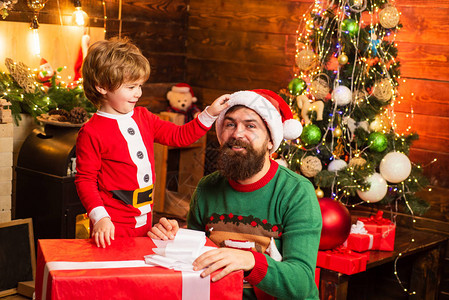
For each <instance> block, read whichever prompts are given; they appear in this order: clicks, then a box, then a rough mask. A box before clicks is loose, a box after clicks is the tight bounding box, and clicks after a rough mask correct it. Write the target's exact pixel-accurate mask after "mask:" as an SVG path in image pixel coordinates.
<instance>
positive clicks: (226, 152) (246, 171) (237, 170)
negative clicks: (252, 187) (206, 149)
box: [217, 138, 268, 181]
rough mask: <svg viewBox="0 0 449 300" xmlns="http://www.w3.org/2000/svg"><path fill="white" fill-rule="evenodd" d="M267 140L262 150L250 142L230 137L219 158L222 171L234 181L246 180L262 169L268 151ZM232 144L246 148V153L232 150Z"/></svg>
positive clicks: (218, 162)
mask: <svg viewBox="0 0 449 300" xmlns="http://www.w3.org/2000/svg"><path fill="white" fill-rule="evenodd" d="M267 143H268V142H265V143H264V145H263V147H262V148H261V150H260V152H259V151H257V150H255V149H254V148H253V147H252V146H251V145H250V144H249V143H246V142H244V141H241V140H236V139H234V138H231V139H229V140H228V141H227V142H226V143H224V144H223V145H221V147H220V152H219V155H218V160H217V167H218V170H219V171H220V173H221V174H222V175H223V176H225V177H226V178H229V179H232V180H234V181H238V180H245V179H248V178H250V177H252V176H253V175H255V174H257V173H258V172H259V171H260V170H262V168H263V165H264V162H265V156H266V154H267V152H266V149H267V147H266V145H267ZM232 146H239V147H243V148H245V150H246V151H242V152H245V153H241V152H239V151H234V150H232Z"/></svg>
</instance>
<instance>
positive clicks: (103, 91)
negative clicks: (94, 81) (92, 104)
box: [95, 85, 108, 95]
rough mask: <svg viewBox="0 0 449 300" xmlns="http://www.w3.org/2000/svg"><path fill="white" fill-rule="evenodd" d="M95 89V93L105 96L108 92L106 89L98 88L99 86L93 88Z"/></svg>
mask: <svg viewBox="0 0 449 300" xmlns="http://www.w3.org/2000/svg"><path fill="white" fill-rule="evenodd" d="M95 89H97V91H98V92H99V93H100V94H102V95H106V93H107V92H108V91H107V90H106V89H104V88H102V87H100V86H97V85H96V86H95Z"/></svg>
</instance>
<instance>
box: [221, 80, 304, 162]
mask: <svg viewBox="0 0 449 300" xmlns="http://www.w3.org/2000/svg"><path fill="white" fill-rule="evenodd" d="M228 104H229V106H228V108H227V109H225V110H224V111H222V112H221V113H220V115H219V116H218V118H217V121H216V124H215V127H216V131H217V136H218V140H219V142H220V143H222V142H224V141H221V140H220V136H221V132H222V130H223V121H224V117H225V114H226V112H227V111H228V109H229V108H231V107H232V106H234V105H243V106H246V107H248V108H250V109H252V110H254V111H255V112H256V113H257V114H258V115H259V116H260V117H261V118H262V119H263V120H264V121H265V123H266V124H267V127H268V129H269V130H270V134H271V140H272V142H273V148H272V149H271V151H270V154H271V153H273V152H274V151H276V150H277V148H279V145H280V144H281V142H282V140H283V139H288V140H291V139H296V138H298V137H299V136H300V135H301V132H302V125H301V123H300V122H299V121H298V120H295V119H293V114H292V111H291V109H290V107H289V106H288V104H287V103H286V102H285V101H284V99H282V98H281V97H280V96H279V95H278V94H276V93H275V92H273V91H270V90H262V89H260V90H251V91H240V92H236V93H234V94H232V95H231V98H230V99H229V101H228Z"/></svg>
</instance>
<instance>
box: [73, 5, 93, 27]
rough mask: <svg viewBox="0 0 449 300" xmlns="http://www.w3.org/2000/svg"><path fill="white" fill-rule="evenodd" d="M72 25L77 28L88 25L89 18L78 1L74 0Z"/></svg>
mask: <svg viewBox="0 0 449 300" xmlns="http://www.w3.org/2000/svg"><path fill="white" fill-rule="evenodd" d="M72 23H73V24H74V25H77V26H87V25H89V16H88V15H87V13H86V12H85V11H84V10H83V9H82V8H81V1H80V0H75V11H74V12H73V14H72Z"/></svg>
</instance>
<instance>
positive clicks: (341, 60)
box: [338, 53, 348, 65]
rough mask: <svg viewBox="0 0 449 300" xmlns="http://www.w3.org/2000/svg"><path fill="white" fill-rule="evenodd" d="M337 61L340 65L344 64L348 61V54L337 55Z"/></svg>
mask: <svg viewBox="0 0 449 300" xmlns="http://www.w3.org/2000/svg"><path fill="white" fill-rule="evenodd" d="M338 63H339V64H340V65H346V64H347V63H348V56H347V55H346V54H344V53H342V54H340V55H339V56H338Z"/></svg>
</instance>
